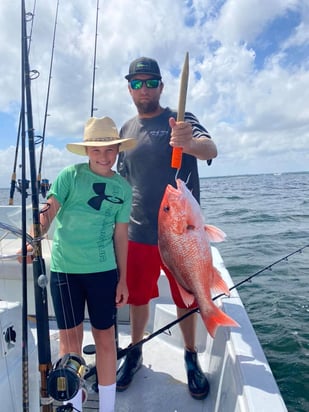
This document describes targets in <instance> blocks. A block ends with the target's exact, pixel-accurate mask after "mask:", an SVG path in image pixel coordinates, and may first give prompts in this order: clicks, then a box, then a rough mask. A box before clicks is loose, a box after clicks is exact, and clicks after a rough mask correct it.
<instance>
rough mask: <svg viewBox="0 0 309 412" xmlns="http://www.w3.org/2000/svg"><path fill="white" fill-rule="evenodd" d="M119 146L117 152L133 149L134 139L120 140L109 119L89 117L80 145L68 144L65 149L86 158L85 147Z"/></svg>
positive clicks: (113, 124)
mask: <svg viewBox="0 0 309 412" xmlns="http://www.w3.org/2000/svg"><path fill="white" fill-rule="evenodd" d="M113 144H119V151H120V152H121V151H124V150H130V149H133V147H135V145H136V139H134V138H131V137H128V138H126V139H121V138H120V137H119V134H118V131H117V127H116V125H115V123H114V122H113V120H112V119H111V118H110V117H101V118H100V119H98V118H96V117H90V119H89V120H88V121H87V123H86V126H85V130H84V139H83V141H82V142H81V143H68V144H67V145H66V147H67V149H68V150H69V151H70V152H72V153H75V154H78V155H84V156H86V155H87V153H86V150H85V148H86V146H96V147H101V146H110V145H113Z"/></svg>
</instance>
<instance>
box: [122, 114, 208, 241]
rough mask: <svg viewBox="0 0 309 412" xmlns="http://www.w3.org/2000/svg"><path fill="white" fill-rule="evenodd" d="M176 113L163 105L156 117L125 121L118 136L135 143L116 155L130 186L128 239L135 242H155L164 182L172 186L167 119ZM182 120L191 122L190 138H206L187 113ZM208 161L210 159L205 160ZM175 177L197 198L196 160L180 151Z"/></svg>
mask: <svg viewBox="0 0 309 412" xmlns="http://www.w3.org/2000/svg"><path fill="white" fill-rule="evenodd" d="M176 115H177V113H176V112H175V111H172V110H171V109H169V108H166V109H165V110H164V112H162V113H161V114H160V115H159V116H156V117H153V118H145V119H144V118H143V119H141V118H139V117H138V116H136V117H134V118H132V119H130V120H129V121H127V122H126V123H125V124H124V125H123V127H122V128H121V131H120V136H121V137H122V138H125V137H135V138H136V139H137V145H136V147H135V148H134V149H133V150H130V151H127V152H121V153H120V154H119V159H118V164H117V168H118V171H119V173H120V174H121V175H122V176H124V177H125V178H126V179H127V180H128V182H129V183H130V184H131V186H132V190H133V202H132V210H131V216H130V223H129V239H130V240H133V241H135V242H139V243H145V244H150V245H157V243H158V212H159V207H160V204H161V200H162V197H163V194H164V191H165V188H166V186H167V185H168V184H171V185H173V186H175V187H176V183H175V175H176V169H174V168H172V167H171V158H172V147H171V146H170V145H169V141H170V134H171V128H170V127H169V122H168V120H169V118H170V117H174V118H176ZM185 120H186V121H189V122H190V123H191V124H192V130H193V136H194V137H201V136H203V137H205V136H206V137H210V135H209V133H208V132H207V130H206V129H205V128H204V127H203V126H201V125H200V124H199V122H198V120H197V118H196V117H195V116H194V115H193V114H191V113H185ZM208 163H209V164H210V161H209V162H208ZM177 177H178V178H180V179H182V180H183V181H185V182H187V186H188V188H189V189H190V190H192V193H193V195H194V196H195V198H196V199H197V200H198V201H199V196H200V185H199V176H198V170H197V160H196V158H195V157H194V156H191V155H188V154H183V157H182V166H181V169H180V171H179V173H178V176H177Z"/></svg>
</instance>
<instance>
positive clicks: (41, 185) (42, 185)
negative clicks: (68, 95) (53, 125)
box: [37, 0, 59, 198]
mask: <svg viewBox="0 0 309 412" xmlns="http://www.w3.org/2000/svg"><path fill="white" fill-rule="evenodd" d="M58 9H59V0H58V1H57V6H56V14H55V22H54V31H53V41H52V50H51V57H50V65H49V76H48V86H47V94H46V104H45V114H44V123H43V131H42V136H41V140H40V141H41V150H40V159H39V167H38V177H37V183H38V190H39V191H41V194H42V196H43V197H44V198H45V196H46V192H47V191H48V189H49V187H50V185H49V182H48V180H47V179H43V180H41V170H42V163H43V150H44V143H45V132H46V123H47V117H48V105H49V94H50V84H51V79H52V70H53V61H54V51H55V41H56V28H57V21H58Z"/></svg>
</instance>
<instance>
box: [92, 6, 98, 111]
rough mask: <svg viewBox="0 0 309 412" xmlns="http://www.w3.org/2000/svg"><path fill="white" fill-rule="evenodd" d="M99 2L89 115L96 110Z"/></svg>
mask: <svg viewBox="0 0 309 412" xmlns="http://www.w3.org/2000/svg"><path fill="white" fill-rule="evenodd" d="M99 3H100V1H99V0H97V12H96V23H95V35H94V54H93V74H92V92H91V110H90V117H93V112H94V111H95V110H98V109H97V108H95V107H94V87H95V73H96V61H97V42H98V21H99Z"/></svg>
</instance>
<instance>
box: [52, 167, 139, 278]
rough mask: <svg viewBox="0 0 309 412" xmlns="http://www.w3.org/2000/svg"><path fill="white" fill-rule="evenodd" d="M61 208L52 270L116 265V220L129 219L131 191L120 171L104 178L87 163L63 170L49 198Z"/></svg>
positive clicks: (73, 270)
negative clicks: (54, 199) (53, 199)
mask: <svg viewBox="0 0 309 412" xmlns="http://www.w3.org/2000/svg"><path fill="white" fill-rule="evenodd" d="M50 196H54V197H55V198H56V199H57V200H58V202H59V203H60V205H61V207H60V209H59V211H58V213H57V215H56V217H55V220H56V222H55V223H56V224H55V232H54V237H53V248H52V256H51V266H50V268H51V270H52V271H59V272H63V273H95V272H102V271H107V270H112V269H115V268H116V266H117V265H116V259H115V252H114V245H113V234H114V227H115V223H118V222H119V223H127V222H128V221H129V216H130V210H131V203H132V190H131V186H130V185H129V184H128V183H127V182H126V180H125V179H124V178H123V177H121V176H120V175H118V174H116V173H115V174H114V175H113V176H112V177H104V176H100V175H97V174H95V173H93V172H92V171H91V170H90V168H89V165H88V164H87V163H82V164H77V165H72V166H69V167H66V168H65V169H63V170H62V171H61V172H60V174H59V175H58V177H57V178H56V180H55V181H54V183H53V184H52V187H51V189H50V191H49V192H48V197H50Z"/></svg>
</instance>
